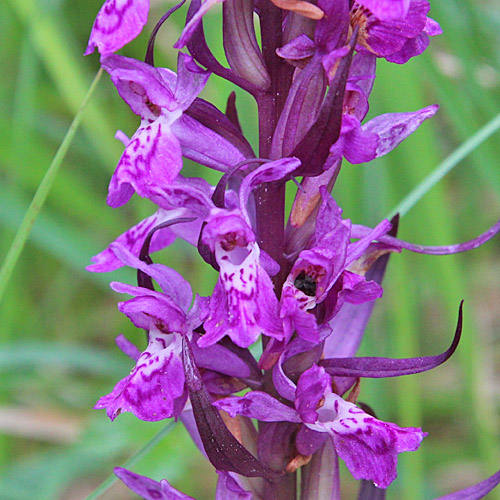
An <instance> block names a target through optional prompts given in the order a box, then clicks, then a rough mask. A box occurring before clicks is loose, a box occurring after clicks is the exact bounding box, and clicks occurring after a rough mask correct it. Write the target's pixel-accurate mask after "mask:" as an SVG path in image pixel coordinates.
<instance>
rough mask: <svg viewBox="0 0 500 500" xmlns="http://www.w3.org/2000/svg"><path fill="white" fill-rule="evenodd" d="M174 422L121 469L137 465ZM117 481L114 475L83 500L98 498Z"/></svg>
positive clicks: (169, 429) (170, 428)
mask: <svg viewBox="0 0 500 500" xmlns="http://www.w3.org/2000/svg"><path fill="white" fill-rule="evenodd" d="M174 425H175V422H169V423H168V424H167V425H166V426H165V427H164V428H163V429H162V430H161V431H159V432H158V433H157V434H156V435H155V436H153V438H152V439H150V440H149V441H148V442H147V443H146V444H145V445H144V446H143V447H142V448H141V449H140V450H139V451H138V452H137V453H136V454H135V455H133V456H132V457H131V458H129V459H128V460H127V461H126V462H124V463H123V464H122V465H121V467H123V468H125V469H128V468H130V467H132V465H134V464H135V463H137V462H138V461H139V460H140V459H141V458H142V457H144V456H145V455H147V454H148V453H149V451H150V450H152V449H153V448H154V447H155V446H156V445H157V444H158V443H159V442H160V441H161V440H162V439H163V438H164V437H165V436H166V435H167V434H168V433H169V432H170V431H171V430H172V427H173V426H174ZM117 481H118V478H117V477H116V476H115V475H112V476H109V477H108V478H107V479H106V480H105V481H104V482H103V483H102V484H101V485H100V486H99V487H98V488H97V489H96V490H95V491H94V492H92V493H91V494H90V495H89V496H88V497H87V498H86V499H85V500H95V499H96V498H99V496H100V495H102V494H103V493H104V492H105V491H106V490H108V489H109V488H111V486H113V484H115V483H116V482H117Z"/></svg>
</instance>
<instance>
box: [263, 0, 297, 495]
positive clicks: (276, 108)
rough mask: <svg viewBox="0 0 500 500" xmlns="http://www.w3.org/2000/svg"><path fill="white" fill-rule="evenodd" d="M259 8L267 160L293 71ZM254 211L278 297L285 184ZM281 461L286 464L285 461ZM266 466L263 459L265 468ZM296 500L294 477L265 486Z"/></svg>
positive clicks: (277, 25)
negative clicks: (274, 268)
mask: <svg viewBox="0 0 500 500" xmlns="http://www.w3.org/2000/svg"><path fill="white" fill-rule="evenodd" d="M260 7H261V12H260V23H261V36H262V40H261V41H262V55H263V58H264V63H265V65H266V67H267V71H268V73H269V76H270V78H271V86H270V88H269V90H267V91H266V92H262V93H260V94H259V95H257V96H256V101H257V107H258V112H259V156H260V158H270V153H271V143H272V139H273V134H274V131H275V129H276V125H277V123H278V120H279V117H280V114H281V110H282V109H283V106H284V104H285V100H286V97H287V94H288V89H289V88H290V83H291V77H292V72H293V69H292V68H291V67H289V66H288V65H287V64H286V62H285V61H284V60H283V59H281V58H280V57H278V56H277V54H276V49H277V48H279V47H281V46H282V45H283V43H282V22H283V16H282V11H281V10H280V9H278V8H277V7H276V6H275V5H274V4H273V3H272V2H270V1H266V0H265V1H263V2H261V3H260ZM275 159H276V158H275ZM255 207H256V226H257V227H256V232H257V241H258V244H259V246H260V247H261V248H262V250H264V251H265V252H267V253H268V254H269V255H270V256H271V257H272V258H273V259H274V260H275V261H276V262H277V263H278V264H279V265H280V272H279V273H278V274H276V275H275V276H273V278H272V279H273V282H274V286H275V291H276V293H277V295H280V290H281V287H282V285H283V282H284V281H285V279H286V274H285V273H286V269H285V258H284V242H285V183H284V182H272V183H265V184H263V185H262V186H260V187H259V188H257V189H256V190H255ZM264 347H265V346H264ZM271 373H272V372H271V371H269V372H267V373H266V374H265V375H264V390H266V391H267V392H269V393H274V392H275V391H274V387H273V384H272V375H271ZM276 431H277V429H276ZM262 432H265V425H262V426H260V425H259V433H262ZM265 441H266V439H264V440H263V446H265V444H264V443H265ZM268 446H269V444H268ZM266 451H267V452H270V451H271V450H263V453H264V455H267V453H266ZM275 452H276V450H275ZM275 455H276V453H275ZM263 458H264V457H263ZM275 458H276V457H275ZM282 458H283V462H285V461H286V457H285V456H283V457H282ZM265 462H266V461H265V459H264V464H265ZM296 497H297V480H296V474H295V473H294V474H287V475H286V476H284V477H282V478H280V479H279V480H277V481H273V482H266V483H265V484H264V491H263V498H264V499H265V500H294V499H295V498H296Z"/></svg>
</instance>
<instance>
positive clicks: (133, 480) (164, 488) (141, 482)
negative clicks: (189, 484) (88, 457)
mask: <svg viewBox="0 0 500 500" xmlns="http://www.w3.org/2000/svg"><path fill="white" fill-rule="evenodd" d="M114 472H115V475H116V476H118V477H119V478H120V479H121V480H122V481H123V482H124V483H125V484H126V485H127V486H128V487H129V488H130V489H131V490H132V491H133V492H134V493H137V494H138V495H140V496H141V497H142V498H144V499H145V500H195V499H194V498H193V497H190V496H189V495H185V494H184V493H182V492H180V491H178V490H176V489H175V488H173V487H172V486H171V485H170V484H169V483H168V481H167V480H166V479H163V480H162V481H161V482H160V483H158V482H157V481H154V480H153V479H149V477H145V476H140V475H139V474H135V473H134V472H131V471H128V470H127V469H124V468H123V467H115V469H114Z"/></svg>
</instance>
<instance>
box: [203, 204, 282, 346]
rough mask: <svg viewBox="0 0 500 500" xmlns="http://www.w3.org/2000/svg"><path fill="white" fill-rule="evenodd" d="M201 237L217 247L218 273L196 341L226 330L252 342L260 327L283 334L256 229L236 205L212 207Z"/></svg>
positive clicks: (238, 340) (220, 335)
mask: <svg viewBox="0 0 500 500" xmlns="http://www.w3.org/2000/svg"><path fill="white" fill-rule="evenodd" d="M202 239H203V242H204V243H205V244H206V245H208V246H209V247H210V248H211V250H212V251H213V252H215V258H216V260H217V263H218V264H219V266H220V275H219V279H218V281H217V283H216V285H215V288H214V292H213V294H212V297H211V298H210V312H209V316H208V318H207V320H206V321H205V324H204V328H205V331H206V333H205V335H204V336H203V337H202V338H201V339H200V340H199V341H198V345H199V346H200V347H206V346H209V345H212V344H214V343H215V342H217V341H218V340H220V339H221V338H223V337H224V336H226V335H227V336H229V337H230V338H231V340H232V341H233V342H234V343H235V344H236V345H238V346H240V347H248V346H249V345H251V344H253V343H254V342H255V341H256V340H257V339H258V338H259V336H260V335H261V333H263V334H264V335H267V336H270V337H274V338H278V339H281V338H282V336H283V333H282V330H281V327H280V322H279V319H278V299H277V298H276V295H275V294H274V291H273V284H272V282H271V279H270V278H269V276H268V274H267V272H266V271H265V270H264V268H263V267H262V265H261V263H260V258H259V257H260V249H259V246H258V245H257V243H256V242H255V235H254V233H253V231H252V229H251V228H250V227H249V226H248V225H247V223H246V222H245V221H244V220H243V218H242V217H241V215H240V214H239V213H238V211H237V212H236V213H235V212H233V213H232V212H229V211H227V210H222V209H213V211H212V214H211V216H210V217H209V218H208V221H207V225H206V226H205V228H204V230H203V233H202Z"/></svg>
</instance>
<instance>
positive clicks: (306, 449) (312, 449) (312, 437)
mask: <svg viewBox="0 0 500 500" xmlns="http://www.w3.org/2000/svg"><path fill="white" fill-rule="evenodd" d="M326 440H328V441H329V442H330V440H329V439H328V434H327V433H326V432H317V431H313V430H312V429H309V427H306V426H305V425H301V426H300V427H299V430H298V431H297V437H296V438H295V446H296V447H297V451H298V452H299V453H300V454H301V455H313V454H314V453H316V452H317V451H318V450H319V449H320V448H321V447H322V446H323V445H324V444H325V441H326Z"/></svg>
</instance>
